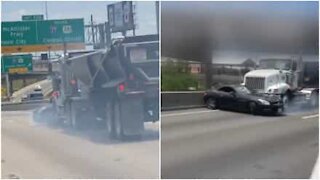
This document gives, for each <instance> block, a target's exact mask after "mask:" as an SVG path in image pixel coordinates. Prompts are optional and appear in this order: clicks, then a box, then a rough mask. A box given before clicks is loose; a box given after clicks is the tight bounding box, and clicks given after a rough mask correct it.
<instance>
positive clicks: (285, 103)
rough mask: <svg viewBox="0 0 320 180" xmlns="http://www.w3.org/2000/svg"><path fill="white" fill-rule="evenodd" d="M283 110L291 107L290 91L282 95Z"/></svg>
mask: <svg viewBox="0 0 320 180" xmlns="http://www.w3.org/2000/svg"><path fill="white" fill-rule="evenodd" d="M282 103H283V110H284V111H286V110H287V109H288V108H289V95H288V93H286V94H284V95H283V96H282Z"/></svg>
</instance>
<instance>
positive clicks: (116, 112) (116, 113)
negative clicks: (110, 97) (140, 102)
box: [113, 102, 125, 140]
mask: <svg viewBox="0 0 320 180" xmlns="http://www.w3.org/2000/svg"><path fill="white" fill-rule="evenodd" d="M113 120H114V132H115V137H116V138H117V139H119V140H124V139H125V136H124V133H123V122H122V121H121V115H120V104H119V102H114V108H113Z"/></svg>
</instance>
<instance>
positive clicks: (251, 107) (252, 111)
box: [249, 102, 257, 115]
mask: <svg viewBox="0 0 320 180" xmlns="http://www.w3.org/2000/svg"><path fill="white" fill-rule="evenodd" d="M249 112H250V114H253V115H255V114H256V113H257V104H256V103H255V102H250V103H249Z"/></svg>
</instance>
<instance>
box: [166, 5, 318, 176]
mask: <svg viewBox="0 0 320 180" xmlns="http://www.w3.org/2000/svg"><path fill="white" fill-rule="evenodd" d="M318 5H319V4H318V2H191V1H189V2H181V1H180V2H161V111H162V112H161V178H164V179H180V178H186V179H190V178H191V179H199V178H200V179H202V178H204V179H206V178H210V179H224V178H227V179H242V178H244V179H265V178H267V179H273V178H274V179H279V178H285V179H295V178H316V174H317V172H318V168H317V166H316V164H317V163H316V162H317V161H318V160H317V159H318V150H319V140H318V134H319V124H318V121H319V115H318V114H319V52H318V50H319V8H318Z"/></svg>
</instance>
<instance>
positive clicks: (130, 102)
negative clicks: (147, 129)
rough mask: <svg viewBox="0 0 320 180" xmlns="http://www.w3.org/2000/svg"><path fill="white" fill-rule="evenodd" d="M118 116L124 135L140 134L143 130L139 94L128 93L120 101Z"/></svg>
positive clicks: (142, 112) (141, 105) (141, 101)
mask: <svg viewBox="0 0 320 180" xmlns="http://www.w3.org/2000/svg"><path fill="white" fill-rule="evenodd" d="M120 118H121V121H122V125H123V134H124V135H125V136H134V135H140V134H142V133H143V131H144V104H143V98H142V96H141V95H140V94H137V95H128V96H126V97H125V98H124V99H122V100H121V101H120Z"/></svg>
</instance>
